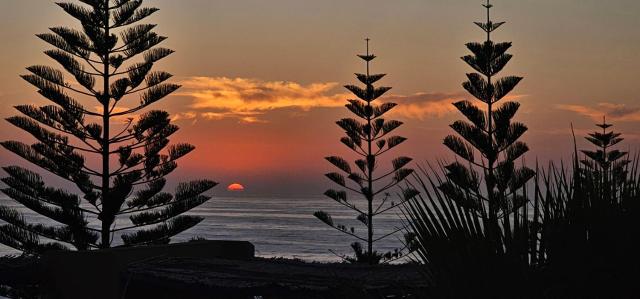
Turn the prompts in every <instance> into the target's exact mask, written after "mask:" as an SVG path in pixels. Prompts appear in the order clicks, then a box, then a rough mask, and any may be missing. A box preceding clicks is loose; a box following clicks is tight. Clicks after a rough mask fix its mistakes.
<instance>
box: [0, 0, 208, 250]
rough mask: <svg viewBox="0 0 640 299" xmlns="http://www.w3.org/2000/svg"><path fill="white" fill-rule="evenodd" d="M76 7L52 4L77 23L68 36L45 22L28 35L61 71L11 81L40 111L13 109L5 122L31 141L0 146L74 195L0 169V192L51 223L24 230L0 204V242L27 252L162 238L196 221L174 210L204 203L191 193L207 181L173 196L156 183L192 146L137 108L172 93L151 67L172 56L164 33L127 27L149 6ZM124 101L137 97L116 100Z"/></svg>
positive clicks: (95, 1)
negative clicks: (38, 100) (34, 96)
mask: <svg viewBox="0 0 640 299" xmlns="http://www.w3.org/2000/svg"><path fill="white" fill-rule="evenodd" d="M79 2H81V3H71V2H62V3H57V4H58V6H60V7H61V8H62V9H63V10H64V11H65V12H67V13H68V14H69V15H71V16H72V17H73V18H74V19H75V20H77V21H79V23H80V25H81V29H80V30H77V29H73V28H67V27H52V28H51V32H50V33H44V34H40V35H38V37H39V38H40V39H42V40H43V41H45V42H47V43H49V44H50V45H52V46H53V47H54V48H55V49H53V50H48V51H45V54H46V55H47V56H49V57H50V58H52V59H53V60H55V61H56V62H57V63H59V64H60V65H61V66H62V68H63V69H64V71H66V73H65V72H63V71H61V70H58V69H56V68H53V67H49V66H43V65H37V66H31V67H28V68H27V70H28V71H29V74H28V75H24V76H22V78H24V79H25V80H26V81H27V82H29V83H31V84H32V85H34V86H35V87H36V88H37V89H38V92H39V93H40V95H41V96H43V97H44V98H46V99H47V100H49V101H51V104H50V105H46V106H41V107H38V106H34V105H20V106H16V107H15V108H16V109H17V110H18V111H19V112H20V113H21V115H20V116H14V117H10V118H8V119H7V120H8V121H9V123H11V124H13V125H15V126H16V127H18V128H20V129H22V130H24V131H25V132H27V133H29V134H31V135H32V136H33V137H34V138H35V139H36V142H35V143H34V144H31V145H28V144H25V143H23V142H20V141H5V142H2V143H1V144H2V146H3V147H4V148H6V149H7V150H9V151H11V152H13V153H14V154H16V155H18V156H19V157H22V158H23V159H25V160H26V161H28V162H31V163H32V164H34V165H35V166H38V167H39V168H42V169H43V170H46V171H48V172H49V173H51V174H53V175H55V176H58V177H60V178H62V179H64V180H67V181H69V182H71V183H73V184H74V185H75V186H76V187H77V189H78V190H79V195H78V194H76V193H73V192H69V191H66V190H63V189H60V188H53V187H49V186H47V185H46V184H45V182H44V180H43V178H42V177H41V176H40V175H39V174H38V173H36V172H33V171H31V170H29V169H26V168H23V167H20V166H7V167H4V170H5V171H6V172H7V174H8V177H5V178H3V179H2V181H3V182H4V183H5V184H6V186H7V187H6V188H5V189H3V190H2V191H3V192H4V193H5V194H6V195H7V196H9V197H10V198H12V199H13V200H15V201H16V203H18V204H20V205H22V206H23V207H25V208H28V209H30V210H32V211H34V212H36V213H38V214H40V215H42V216H44V217H46V218H49V219H50V220H51V221H52V222H54V223H56V224H50V223H43V224H35V223H32V222H31V221H27V220H26V219H25V218H24V216H23V215H22V214H21V213H20V212H18V211H17V210H15V209H12V208H10V207H7V206H0V219H2V220H3V221H4V222H6V224H4V225H2V226H0V242H2V243H4V244H5V245H8V246H11V247H13V248H15V249H18V250H21V251H24V252H26V253H36V254H37V253H40V252H42V251H44V250H48V249H72V248H75V249H78V250H87V249H93V248H108V247H111V246H112V240H113V238H114V236H115V235H116V234H117V235H120V236H121V238H122V241H123V243H124V245H126V246H136V245H144V244H156V243H168V242H169V241H170V238H171V237H172V236H174V235H176V234H178V233H180V232H182V231H185V230H187V229H189V228H191V227H193V226H195V225H196V224H198V223H199V222H200V221H202V220H203V219H202V218H201V217H192V216H185V215H182V214H183V213H185V212H187V211H189V210H191V209H192V208H194V207H197V206H198V205H200V204H202V203H204V202H206V201H207V200H209V197H208V196H205V195H203V193H204V192H206V191H208V190H210V189H211V188H213V187H214V186H215V185H216V183H214V182H212V181H209V180H199V181H194V182H189V183H182V184H179V185H178V187H177V189H176V190H175V193H174V194H173V195H172V194H169V193H166V192H163V189H164V187H165V183H166V180H165V176H167V175H168V174H170V173H171V172H172V171H173V170H175V169H176V167H177V163H176V161H177V160H178V159H180V158H181V157H183V156H185V155H186V154H188V153H190V152H191V151H192V150H193V149H194V147H193V146H192V145H189V144H176V145H171V146H170V145H169V139H168V138H169V137H170V136H171V135H172V134H174V133H175V132H176V131H177V130H178V127H177V126H175V125H173V124H171V121H170V117H169V114H168V113H167V112H164V111H158V110H152V111H147V112H144V111H143V110H144V109H145V108H148V107H150V106H151V105H152V104H154V103H156V102H158V101H159V100H161V99H163V98H164V97H166V96H168V95H169V94H171V93H172V92H174V91H175V90H176V89H178V88H179V86H178V85H176V84H171V83H166V82H167V80H168V79H170V78H171V74H169V73H166V72H162V71H152V68H153V66H154V64H155V63H156V62H157V61H159V60H161V59H163V58H165V57H167V56H168V55H170V54H171V53H173V51H172V50H169V49H166V48H161V47H157V45H158V44H160V43H161V42H162V41H164V40H165V39H166V37H163V36H159V35H158V34H156V33H155V32H153V29H154V28H155V27H156V25H153V24H139V23H140V22H141V21H143V20H144V19H146V18H147V17H149V16H150V15H152V14H153V13H155V12H156V11H157V10H158V9H156V8H150V7H144V6H143V2H144V1H143V0H80V1H79ZM134 96H135V97H136V98H137V100H135V101H132V100H128V99H130V98H132V97H134ZM80 99H82V100H80ZM82 102H84V104H83V103H82ZM85 104H86V105H88V107H89V108H87V106H85ZM93 107H98V108H96V109H95V110H94V108H93ZM123 119H126V121H125V122H124V124H123V123H122V122H123V121H122V120H123ZM96 162H97V163H96ZM92 164H98V165H99V166H98V167H94V166H92ZM120 217H128V219H129V221H128V223H125V222H118V223H116V219H118V218H120ZM90 219H91V221H90ZM95 220H97V222H96V221H95ZM93 223H98V226H99V227H93V225H92V224H93Z"/></svg>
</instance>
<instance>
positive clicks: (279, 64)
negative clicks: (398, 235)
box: [0, 0, 640, 195]
mask: <svg viewBox="0 0 640 299" xmlns="http://www.w3.org/2000/svg"><path fill="white" fill-rule="evenodd" d="M150 2H151V3H152V4H153V5H154V6H157V7H159V8H160V9H161V11H160V12H159V13H158V14H157V16H154V17H153V19H152V20H153V22H156V23H158V24H159V26H158V29H157V31H158V32H159V33H161V34H163V35H167V36H168V37H169V40H167V41H166V42H165V44H164V46H167V47H170V48H172V49H174V50H176V51H177V53H176V54H174V55H172V56H170V57H169V58H167V59H166V60H165V62H163V63H161V64H159V65H158V66H156V68H157V69H158V70H159V69H162V70H165V71H169V72H171V73H173V74H174V75H175V76H176V77H175V79H174V81H175V82H179V83H180V84H182V85H183V86H184V87H183V88H182V89H181V90H179V91H178V92H177V93H176V94H175V95H173V96H171V97H170V98H168V99H166V100H165V101H164V102H163V103H161V104H159V105H158V106H156V107H154V108H164V109H167V110H168V111H169V112H171V114H172V115H173V117H174V120H175V121H176V123H177V124H178V125H180V126H181V128H182V129H181V131H180V132H179V133H178V134H177V136H176V138H175V139H174V140H175V141H189V142H191V143H193V144H195V145H196V146H197V150H196V152H194V153H192V154H191V155H190V156H188V157H186V158H185V160H184V161H182V163H181V168H180V170H179V171H178V172H177V173H176V174H175V175H174V178H176V179H182V178H186V177H189V178H191V177H198V176H206V177H208V178H212V179H214V180H218V181H220V182H222V183H223V184H222V186H223V187H219V188H220V190H219V192H220V193H224V192H226V191H224V190H223V189H224V187H225V186H227V185H229V184H230V183H234V182H240V183H243V185H245V187H246V189H247V193H252V192H253V193H255V194H306V195H316V194H321V193H322V192H323V191H324V188H326V187H327V186H329V185H330V184H329V182H327V181H326V180H325V179H324V177H323V173H324V172H326V171H329V170H331V166H330V165H329V164H328V163H326V162H325V161H324V160H323V159H322V158H323V157H324V156H327V155H333V154H341V153H346V152H345V151H344V150H343V146H342V145H341V144H340V142H339V138H340V137H341V132H340V129H339V128H338V127H337V126H335V124H334V122H335V121H336V120H337V119H339V118H341V117H345V116H348V113H347V111H346V108H344V107H343V105H344V103H345V100H346V98H347V96H348V95H347V93H346V91H345V90H344V89H342V88H341V87H340V86H342V85H344V84H352V83H355V78H354V76H353V73H354V72H362V71H363V65H362V63H361V61H360V60H359V59H357V57H355V54H359V53H361V52H362V51H363V50H364V49H363V48H364V43H363V41H362V39H363V38H364V37H371V38H372V39H373V40H372V49H373V52H375V53H376V54H377V55H378V56H379V58H378V59H376V60H375V61H374V64H373V71H374V72H384V73H388V74H389V75H388V77H386V78H385V79H384V80H382V82H383V83H384V85H387V86H392V87H394V89H393V90H392V91H391V92H390V93H389V97H388V98H387V99H386V100H394V101H396V102H397V103H399V104H400V106H399V107H398V108H397V110H396V111H395V112H394V114H393V115H394V117H397V118H399V119H401V120H403V121H405V122H406V125H405V126H404V127H402V128H401V129H399V131H398V132H399V133H401V134H403V135H405V136H406V137H409V141H408V142H407V143H406V144H404V145H403V146H402V147H399V148H398V149H397V150H396V154H398V155H400V154H402V155H409V156H412V157H414V158H416V160H417V161H427V160H428V161H431V162H435V159H436V158H444V159H449V158H451V155H450V154H449V153H447V152H446V150H445V149H444V146H442V145H441V141H442V138H444V137H445V136H446V135H447V134H449V133H451V131H450V130H449V129H448V127H447V125H448V124H449V123H451V121H452V120H454V119H457V118H460V115H458V114H457V113H456V112H455V111H454V110H453V109H452V107H451V106H450V103H451V102H453V101H455V100H459V99H464V98H468V96H467V95H466V94H465V93H464V92H463V89H462V87H461V85H460V84H461V82H462V81H463V80H464V79H465V73H466V72H470V71H471V70H470V69H469V68H468V67H467V66H466V65H465V64H464V63H463V62H462V61H461V60H460V59H459V57H460V56H462V55H466V54H467V52H466V50H465V47H464V44H465V43H466V42H469V41H479V40H481V39H482V37H483V36H482V32H481V31H480V30H478V29H477V28H476V27H475V25H473V24H472V22H473V21H478V20H481V18H482V17H483V13H484V12H483V10H482V7H480V5H479V4H480V3H479V2H480V1H478V0H464V1H446V0H402V1H384V0H340V1H338V0H323V1H300V0H286V1H285V0H271V1H263V0H251V1H249V0H237V1H235V0H234V1H230V0H225V1H215V0H185V1H170V0H156V1H150ZM494 4H495V6H496V8H495V9H494V15H495V19H496V20H505V21H507V24H506V25H505V26H503V27H502V28H501V29H500V31H499V32H498V33H496V35H495V37H496V40H501V41H502V40H508V41H513V43H514V46H513V48H512V50H511V51H510V52H511V53H512V54H514V56H515V57H514V59H513V60H512V62H511V63H510V65H509V66H508V67H507V68H506V69H505V71H504V72H503V74H504V75H521V76H524V77H525V80H524V81H523V82H522V83H521V85H520V86H519V87H518V88H517V89H516V90H515V91H514V93H513V95H514V96H515V97H516V98H517V99H518V100H519V101H520V102H521V103H522V108H521V110H520V114H519V116H518V119H519V120H520V121H523V122H525V123H526V124H527V125H529V127H530V131H529V133H527V134H526V135H525V140H526V141H528V142H529V144H530V147H531V148H532V152H531V153H530V154H529V155H528V158H527V159H528V160H529V161H533V160H535V159H536V157H538V158H539V159H540V160H542V161H547V160H549V159H555V160H557V159H560V158H567V157H568V156H569V155H570V154H571V136H570V131H569V127H570V124H571V123H574V126H575V127H576V128H577V133H578V134H579V135H584V134H585V133H586V132H587V131H589V130H591V129H592V128H593V127H592V124H593V122H594V119H599V118H600V117H601V116H602V115H603V114H607V115H608V117H609V118H610V119H612V121H613V122H614V123H615V124H616V127H615V128H617V129H619V130H622V131H623V132H624V133H625V134H626V137H627V138H628V143H627V145H629V146H632V147H634V148H637V145H638V144H639V143H640V136H639V133H638V128H639V124H640V103H639V102H638V96H637V95H638V94H639V92H640V84H638V83H637V76H638V70H639V69H640V60H638V59H637V58H636V57H637V54H638V53H640V30H638V28H640V18H638V17H637V16H638V13H639V12H640V2H638V1H635V0H612V1H606V4H604V2H602V1H595V0H535V1H534V0H522V1H506V0H495V1H494ZM57 25H74V23H73V22H71V19H70V18H69V17H67V16H65V15H64V14H63V13H62V12H61V11H60V9H59V8H58V7H57V6H55V5H54V4H53V1H43V0H5V1H2V2H0V26H1V27H0V28H2V29H0V38H1V39H2V40H3V41H4V43H3V47H2V48H1V49H0V51H2V52H3V53H2V55H0V102H1V103H2V105H3V106H2V109H0V116H1V117H3V118H4V117H8V116H10V115H13V114H14V112H13V111H11V110H12V109H10V107H11V106H13V105H16V104H19V103H44V102H43V101H42V100H41V99H39V98H38V96H37V94H36V93H35V91H34V90H33V88H31V87H30V86H29V85H28V84H27V83H26V82H23V81H22V80H21V79H20V78H19V77H18V75H19V74H24V73H25V70H24V67H26V66H29V65H34V64H49V65H53V63H52V62H51V61H48V60H47V59H46V57H45V55H44V54H42V51H44V50H46V49H48V47H47V45H45V44H44V43H43V42H41V41H39V40H38V39H37V38H36V37H35V36H34V34H36V33H41V32H45V31H46V28H48V27H51V26H57ZM22 136H23V135H21V134H18V132H17V130H16V129H14V128H12V127H10V126H9V125H8V124H6V123H2V124H0V139H2V140H6V139H14V138H22ZM580 144H581V145H585V144H584V143H582V142H581V143H580ZM0 159H1V162H2V163H1V164H2V165H7V164H9V163H14V161H15V159H14V158H13V157H12V156H11V155H10V154H8V153H7V152H6V151H0Z"/></svg>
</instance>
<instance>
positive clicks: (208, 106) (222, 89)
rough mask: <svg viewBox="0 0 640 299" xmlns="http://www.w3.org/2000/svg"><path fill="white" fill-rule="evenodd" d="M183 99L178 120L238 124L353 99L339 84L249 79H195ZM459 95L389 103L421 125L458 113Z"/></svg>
mask: <svg viewBox="0 0 640 299" xmlns="http://www.w3.org/2000/svg"><path fill="white" fill-rule="evenodd" d="M180 83H181V84H182V85H183V88H182V90H181V91H180V92H179V93H178V95H180V96H184V97H188V98H191V100H192V101H191V103H190V104H189V106H188V110H189V111H186V112H182V113H179V114H177V115H176V116H175V117H174V120H192V121H196V120H197V119H204V120H223V119H237V120H238V121H239V122H241V123H262V122H265V121H264V119H263V117H262V116H264V114H266V113H269V111H273V110H278V109H299V110H301V111H309V110H311V109H314V108H342V107H344V105H345V103H346V100H347V99H349V98H353V97H354V96H353V95H352V94H351V93H349V92H347V91H342V88H341V86H339V84H338V83H336V82H319V83H311V84H307V85H304V84H300V83H296V82H289V81H264V80H259V79H247V78H227V77H192V78H188V79H186V80H183V81H182V82H180ZM462 98H463V96H461V95H460V94H445V93H416V94H412V95H393V94H391V95H389V96H386V97H384V99H383V100H384V101H394V102H396V103H398V104H400V105H399V106H398V107H396V108H395V109H394V110H393V111H392V113H394V115H395V116H400V117H406V118H413V119H420V120H423V119H425V118H429V117H442V116H444V115H446V114H448V113H451V112H453V111H454V110H455V108H454V107H453V106H452V105H451V103H453V102H455V101H458V100H460V99H462Z"/></svg>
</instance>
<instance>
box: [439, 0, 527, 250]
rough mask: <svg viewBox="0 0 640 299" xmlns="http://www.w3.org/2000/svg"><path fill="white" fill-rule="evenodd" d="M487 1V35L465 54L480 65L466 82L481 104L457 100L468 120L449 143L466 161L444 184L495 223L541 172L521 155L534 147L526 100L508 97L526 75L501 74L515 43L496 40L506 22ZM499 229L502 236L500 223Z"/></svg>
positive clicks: (455, 166)
mask: <svg viewBox="0 0 640 299" xmlns="http://www.w3.org/2000/svg"><path fill="white" fill-rule="evenodd" d="M483 6H484V7H485V8H486V10H487V21H486V22H484V23H482V22H476V23H475V24H476V25H478V26H479V27H480V28H481V29H482V30H483V31H484V32H486V34H487V39H486V41H484V42H483V43H475V42H474V43H468V44H467V45H466V46H467V48H468V49H469V50H470V51H471V52H472V54H471V55H467V56H464V57H462V60H464V61H465V62H466V63H467V64H468V65H469V66H471V67H472V68H473V69H474V70H475V71H476V73H470V74H467V78H468V80H467V81H466V82H464V83H463V87H464V88H465V89H466V90H467V91H468V92H469V93H470V94H471V95H472V96H473V97H475V98H476V99H477V100H478V101H479V102H480V105H476V103H474V102H471V101H467V100H464V101H459V102H457V103H455V104H454V106H455V107H456V108H457V109H458V110H459V111H460V112H461V113H462V114H463V115H464V116H465V117H466V118H467V119H468V122H467V121H463V120H460V121H456V122H454V123H453V124H452V125H451V128H452V129H453V130H454V131H456V133H457V134H458V136H455V135H450V136H447V137H446V138H445V140H444V144H445V145H446V146H447V147H448V148H449V149H450V150H451V151H453V152H454V153H455V154H456V155H457V156H458V157H460V158H462V159H464V160H465V161H463V162H459V161H456V162H454V163H451V164H449V165H447V166H446V169H447V170H448V173H447V177H448V178H449V180H448V181H447V182H445V183H444V184H442V186H440V188H441V189H442V191H443V192H444V193H446V194H447V196H450V197H452V198H457V199H459V200H460V201H461V202H463V203H464V204H465V205H466V206H469V207H473V208H474V209H475V210H477V211H478V212H479V213H481V214H482V215H481V216H482V217H483V219H484V220H486V221H488V222H487V224H489V223H491V224H490V225H492V226H493V225H495V224H497V222H498V219H499V218H502V219H508V217H507V215H509V214H511V212H512V211H514V210H515V209H517V208H518V207H521V206H522V205H523V204H525V200H524V197H523V195H522V194H518V191H520V190H521V189H522V188H523V187H524V186H525V184H526V183H527V182H528V181H529V180H530V179H531V178H532V177H533V176H534V175H535V172H534V171H533V170H531V169H530V168H527V167H525V166H518V163H517V160H518V159H520V158H521V157H522V156H523V155H524V154H525V153H526V152H527V151H528V150H529V148H528V146H527V145H526V143H524V142H522V141H518V139H519V138H520V137H521V136H522V135H523V134H524V133H525V132H526V131H527V127H526V126H525V125H524V124H523V123H520V122H516V121H513V117H514V116H515V114H516V112H517V111H518V108H519V107H520V104H519V103H517V102H514V101H508V100H504V99H505V97H507V95H508V94H509V92H511V91H512V90H513V89H514V88H515V87H516V85H517V84H518V83H519V82H520V81H521V80H522V77H515V76H507V77H503V78H497V74H498V73H499V72H500V71H501V70H502V69H503V68H504V67H505V66H506V65H507V63H508V62H509V61H510V60H511V58H512V55H511V54H507V53H506V51H507V50H508V49H509V48H510V47H511V43H510V42H502V43H495V42H493V41H492V40H491V33H492V32H493V31H495V30H496V29H498V28H499V27H500V26H501V25H503V24H504V22H498V23H494V22H493V21H491V17H490V11H491V8H492V5H491V4H490V2H489V1H487V3H486V4H484V5H483ZM478 170H479V171H478ZM481 177H483V178H484V180H482V179H481ZM482 181H484V182H483V183H482ZM507 224H508V223H507ZM494 233H495V234H496V236H495V237H496V238H497V237H498V236H497V234H498V229H497V228H496V229H495V231H494Z"/></svg>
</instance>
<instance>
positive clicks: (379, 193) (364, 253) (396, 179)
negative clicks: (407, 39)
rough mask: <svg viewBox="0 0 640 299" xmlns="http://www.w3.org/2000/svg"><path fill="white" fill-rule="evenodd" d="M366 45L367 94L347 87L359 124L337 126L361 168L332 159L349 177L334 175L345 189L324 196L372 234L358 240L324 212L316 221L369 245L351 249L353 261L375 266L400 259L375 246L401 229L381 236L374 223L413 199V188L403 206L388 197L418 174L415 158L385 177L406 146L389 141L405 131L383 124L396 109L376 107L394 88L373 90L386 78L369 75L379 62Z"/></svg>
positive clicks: (362, 77) (393, 124)
mask: <svg viewBox="0 0 640 299" xmlns="http://www.w3.org/2000/svg"><path fill="white" fill-rule="evenodd" d="M366 42H367V52H366V54H365V55H358V57H360V58H361V59H362V60H364V61H365V64H366V73H365V74H356V77H357V78H358V80H359V81H360V82H362V84H364V88H362V87H359V86H355V85H347V86H345V88H346V89H348V90H349V91H351V92H352V93H353V94H354V95H355V96H356V97H357V99H350V100H348V101H349V103H348V104H347V105H346V107H347V108H348V109H349V111H351V112H352V113H353V114H354V115H355V116H357V117H358V118H359V119H354V118H344V119H341V120H339V121H338V122H337V124H338V126H339V127H340V128H342V129H343V130H344V131H345V133H346V135H347V136H345V137H342V139H340V141H341V142H342V143H343V144H345V145H346V146H347V147H348V148H349V149H350V150H352V151H353V152H355V153H356V154H357V155H358V156H359V158H358V159H357V160H355V163H354V164H355V166H356V167H355V168H352V167H351V166H350V164H349V162H347V161H346V160H345V159H343V158H341V157H336V156H331V157H327V158H326V160H327V161H329V162H330V163H331V164H333V165H334V166H335V167H337V168H338V169H339V170H340V171H341V172H342V173H344V174H342V173H338V172H332V173H328V174H327V175H326V176H327V177H328V178H329V179H330V180H331V181H333V182H335V183H336V184H338V185H340V186H341V187H342V188H344V189H343V190H333V189H330V190H327V192H325V195H326V196H327V197H329V198H331V199H333V200H334V201H336V202H337V203H339V204H341V205H343V206H344V207H346V208H348V209H350V210H353V211H355V212H356V213H357V214H358V215H357V220H358V221H360V222H361V223H363V224H364V225H365V227H366V229H367V233H366V236H361V235H359V234H358V233H357V232H356V231H355V228H353V227H351V228H347V227H346V226H345V225H341V224H336V223H334V222H333V219H332V218H331V215H329V214H328V213H326V212H324V211H318V212H316V213H314V215H315V216H316V217H317V218H318V219H319V220H321V221H322V222H324V223H325V224H327V225H329V226H331V227H332V228H335V229H337V230H339V231H341V232H343V233H345V234H347V235H350V236H352V237H354V238H356V239H357V240H358V241H362V242H366V249H364V248H363V246H362V245H361V244H360V243H359V242H355V243H353V244H352V248H353V249H354V252H355V254H356V258H355V260H354V261H355V262H361V263H369V264H375V263H378V262H380V260H381V259H382V258H385V257H386V258H395V257H397V255H398V253H393V254H382V253H378V252H377V251H375V250H374V247H373V245H374V243H376V242H377V241H380V240H382V239H384V238H386V237H389V236H391V235H393V234H394V233H396V232H398V231H400V230H401V229H400V228H398V229H397V230H396V231H393V232H391V233H387V234H383V235H381V236H380V235H378V236H376V235H375V229H374V218H375V217H376V216H378V215H380V214H382V213H385V212H388V211H391V210H393V209H394V208H397V207H399V206H400V205H402V204H403V203H404V202H406V201H407V200H408V199H410V198H412V197H414V196H415V195H416V193H417V191H415V190H414V189H410V188H409V189H405V190H404V192H403V194H402V198H401V200H399V201H398V202H391V201H390V196H389V195H388V194H387V193H388V192H387V191H388V190H390V189H391V188H393V187H394V186H396V185H398V184H399V183H401V182H402V181H403V180H405V178H407V177H408V176H409V175H411V173H412V172H413V170H412V169H409V168H406V166H407V165H408V164H409V162H411V158H409V157H398V158H395V159H393V160H392V161H391V168H389V169H385V170H382V171H381V170H379V168H378V166H379V164H380V163H379V157H380V156H382V155H383V154H385V153H387V152H388V151H390V150H391V149H393V148H395V147H396V146H398V145H400V144H401V143H403V142H404V141H405V140H406V138H404V137H401V136H391V135H390V134H391V133H392V132H393V131H394V130H395V129H397V128H398V127H400V126H401V125H402V122H400V121H397V120H386V119H384V118H383V116H384V115H385V114H386V113H387V112H389V111H390V110H391V109H393V108H394V107H395V106H396V105H397V104H395V103H381V104H376V103H374V101H376V100H377V99H378V98H380V97H381V96H382V95H383V94H385V93H386V92H387V91H389V90H390V89H391V88H390V87H375V86H374V83H376V82H377V81H378V80H380V79H382V78H383V77H384V76H385V75H384V74H371V73H370V62H371V61H372V60H373V59H374V58H376V56H375V55H373V54H370V53H369V39H366ZM381 172H382V173H381ZM345 175H346V179H345ZM347 190H348V191H349V193H348V192H347ZM350 194H357V195H359V196H363V197H364V199H365V204H364V207H363V206H362V205H358V204H356V203H355V202H354V201H352V200H351V199H350V198H349V195H350Z"/></svg>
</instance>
